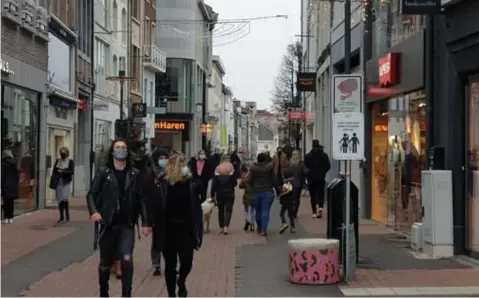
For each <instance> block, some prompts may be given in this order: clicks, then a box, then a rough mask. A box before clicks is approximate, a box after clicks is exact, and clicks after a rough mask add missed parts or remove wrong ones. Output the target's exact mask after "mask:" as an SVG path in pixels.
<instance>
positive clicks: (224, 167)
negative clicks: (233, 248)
mask: <svg viewBox="0 0 479 298" xmlns="http://www.w3.org/2000/svg"><path fill="white" fill-rule="evenodd" d="M236 185H238V180H237V178H236V175H235V170H234V167H233V165H232V164H231V163H230V162H229V161H223V162H222V163H221V164H220V165H219V166H218V167H217V168H216V170H215V175H214V176H213V179H212V182H211V198H212V199H213V200H215V201H216V202H217V205H218V221H219V225H220V229H221V233H222V234H224V235H227V234H228V228H229V225H230V222H231V216H232V214H233V204H234V200H235V187H236Z"/></svg>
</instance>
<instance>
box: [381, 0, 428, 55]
mask: <svg viewBox="0 0 479 298" xmlns="http://www.w3.org/2000/svg"><path fill="white" fill-rule="evenodd" d="M400 5H401V0H381V1H374V7H373V13H374V16H375V20H374V22H373V57H374V56H376V57H377V56H381V55H383V54H384V53H385V52H386V51H387V49H388V48H391V47H393V46H395V45H397V44H398V43H400V42H402V41H403V40H406V39H408V38H409V37H410V36H412V35H414V34H415V33H417V32H419V31H421V30H423V29H424V28H425V17H424V16H422V15H402V14H401V11H400Z"/></svg>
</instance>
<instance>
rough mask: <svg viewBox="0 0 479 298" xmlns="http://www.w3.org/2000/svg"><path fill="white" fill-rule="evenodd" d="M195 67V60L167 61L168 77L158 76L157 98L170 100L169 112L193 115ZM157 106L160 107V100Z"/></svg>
mask: <svg viewBox="0 0 479 298" xmlns="http://www.w3.org/2000/svg"><path fill="white" fill-rule="evenodd" d="M194 65H195V62H194V61H193V60H187V59H175V58H172V59H167V61H166V75H161V74H159V73H157V74H156V92H155V93H156V97H157V99H160V98H162V97H166V98H168V101H169V103H168V112H171V113H193V110H192V106H193V105H192V100H193V96H194V88H193V87H194V82H193V78H194V77H193V69H194V68H193V67H194ZM165 81H166V82H165ZM155 106H160V102H159V100H157V102H156V104H155Z"/></svg>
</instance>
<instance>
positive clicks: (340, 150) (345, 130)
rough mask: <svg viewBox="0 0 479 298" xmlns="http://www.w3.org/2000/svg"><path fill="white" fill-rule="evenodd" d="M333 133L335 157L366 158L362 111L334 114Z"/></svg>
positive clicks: (347, 158) (346, 158)
mask: <svg viewBox="0 0 479 298" xmlns="http://www.w3.org/2000/svg"><path fill="white" fill-rule="evenodd" d="M332 133H333V158H334V159H336V160H363V159H364V115H363V114H362V113H335V114H333V131H332Z"/></svg>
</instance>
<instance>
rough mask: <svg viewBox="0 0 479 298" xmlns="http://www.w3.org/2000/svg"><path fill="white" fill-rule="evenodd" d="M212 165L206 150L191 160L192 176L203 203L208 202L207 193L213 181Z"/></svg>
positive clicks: (199, 152)
mask: <svg viewBox="0 0 479 298" xmlns="http://www.w3.org/2000/svg"><path fill="white" fill-rule="evenodd" d="M210 167H211V166H210V164H209V162H208V160H207V158H206V153H205V150H203V149H201V150H200V151H198V156H197V157H196V158H195V157H192V158H191V160H190V169H191V174H192V175H193V181H194V182H195V183H194V184H195V187H196V190H195V192H196V194H197V195H198V197H199V199H200V201H201V203H203V202H204V201H206V193H207V192H208V183H209V181H210V179H211V172H212V171H211V169H210Z"/></svg>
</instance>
